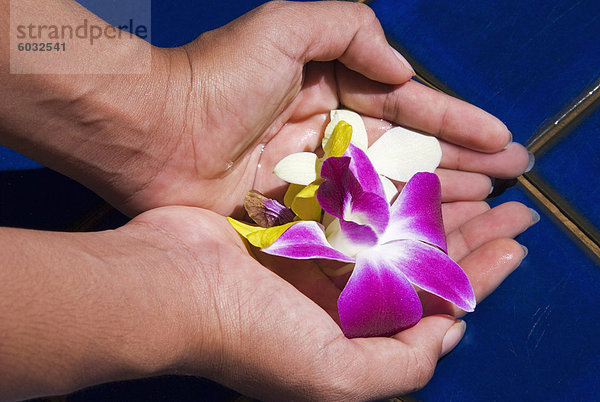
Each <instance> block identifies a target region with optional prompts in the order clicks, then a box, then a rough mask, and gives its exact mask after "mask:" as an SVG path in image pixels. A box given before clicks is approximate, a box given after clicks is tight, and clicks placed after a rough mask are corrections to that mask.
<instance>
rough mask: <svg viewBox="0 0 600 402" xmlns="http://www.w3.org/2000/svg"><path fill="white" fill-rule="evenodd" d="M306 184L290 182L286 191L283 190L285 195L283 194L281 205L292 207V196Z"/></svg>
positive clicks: (294, 196)
mask: <svg viewBox="0 0 600 402" xmlns="http://www.w3.org/2000/svg"><path fill="white" fill-rule="evenodd" d="M304 187H306V186H302V185H300V184H290V185H289V187H288V189H287V191H286V192H285V196H283V205H285V206H286V207H288V208H291V207H292V202H294V198H296V196H297V195H298V193H299V192H300V191H302V189H303V188H304Z"/></svg>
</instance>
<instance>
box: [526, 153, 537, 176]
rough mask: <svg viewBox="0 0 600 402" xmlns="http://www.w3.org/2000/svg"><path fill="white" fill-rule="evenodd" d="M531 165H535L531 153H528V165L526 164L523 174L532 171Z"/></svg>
mask: <svg viewBox="0 0 600 402" xmlns="http://www.w3.org/2000/svg"><path fill="white" fill-rule="evenodd" d="M533 165H535V156H534V155H533V153H531V152H529V163H528V164H527V168H526V169H525V173H527V172H530V171H531V169H533Z"/></svg>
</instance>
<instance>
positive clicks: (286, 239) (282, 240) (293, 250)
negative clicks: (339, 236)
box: [261, 221, 354, 262]
mask: <svg viewBox="0 0 600 402" xmlns="http://www.w3.org/2000/svg"><path fill="white" fill-rule="evenodd" d="M290 229H292V230H289V229H288V230H287V231H285V232H284V233H283V234H282V235H281V236H280V237H279V238H278V239H277V240H276V241H275V242H274V243H273V244H271V245H270V246H269V247H267V248H263V249H262V250H261V251H264V252H265V253H267V254H272V255H279V256H282V257H288V258H296V259H310V258H324V259H328V260H336V261H343V262H354V258H351V257H348V256H347V255H344V254H342V253H340V252H339V251H337V250H336V249H334V248H333V247H331V246H330V245H329V243H328V242H327V239H326V238H325V233H324V232H323V227H322V226H321V225H320V224H318V223H317V222H314V221H302V222H297V223H296V224H295V225H293V226H291V227H290Z"/></svg>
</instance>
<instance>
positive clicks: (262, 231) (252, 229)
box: [227, 217, 298, 248]
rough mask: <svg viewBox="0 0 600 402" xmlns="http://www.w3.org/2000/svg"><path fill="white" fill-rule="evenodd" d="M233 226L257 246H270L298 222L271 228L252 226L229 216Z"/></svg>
mask: <svg viewBox="0 0 600 402" xmlns="http://www.w3.org/2000/svg"><path fill="white" fill-rule="evenodd" d="M227 220H228V221H229V223H230V224H231V226H233V228H234V229H235V230H236V231H237V232H238V233H239V234H240V235H241V236H242V237H244V238H245V239H247V240H248V242H250V244H252V245H253V246H256V247H260V248H262V247H268V246H270V245H271V244H273V243H274V242H275V241H276V240H277V239H278V238H279V237H280V236H281V235H282V234H283V233H284V232H285V231H286V230H287V229H288V228H290V227H291V226H292V225H295V224H297V223H298V222H290V223H286V224H285V225H280V226H273V227H270V228H263V227H260V226H252V225H248V224H245V223H243V222H240V221H238V220H235V219H233V218H229V217H228V218H227Z"/></svg>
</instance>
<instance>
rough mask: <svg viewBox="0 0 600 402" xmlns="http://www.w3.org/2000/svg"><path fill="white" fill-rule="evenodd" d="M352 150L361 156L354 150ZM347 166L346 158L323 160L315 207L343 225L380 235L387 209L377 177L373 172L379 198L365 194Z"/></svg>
mask: <svg viewBox="0 0 600 402" xmlns="http://www.w3.org/2000/svg"><path fill="white" fill-rule="evenodd" d="M350 147H353V146H352V145H350ZM353 148H354V149H356V150H357V151H358V152H360V153H362V154H363V155H364V153H363V152H362V151H360V150H359V149H358V148H356V147H353ZM350 164H351V158H349V157H346V156H344V157H341V158H336V157H331V158H327V159H325V161H324V162H323V168H322V169H321V176H322V177H323V178H324V179H325V181H324V182H323V183H322V184H321V187H319V190H318V191H317V199H318V200H319V204H320V205H321V207H322V208H323V209H324V210H325V211H326V212H327V213H329V214H330V215H333V216H335V217H337V218H340V219H341V220H343V221H350V222H354V223H357V224H359V225H368V226H370V227H371V228H372V229H373V230H374V231H375V232H377V233H378V234H382V233H383V232H384V230H385V228H386V226H387V224H388V222H389V206H388V203H387V201H386V200H385V198H384V194H383V186H382V185H381V182H380V181H379V176H378V175H377V174H376V173H375V172H374V171H373V174H374V179H375V180H377V181H378V182H379V185H380V187H379V188H380V189H381V196H380V195H377V194H374V193H370V192H365V191H364V190H363V188H362V186H361V183H359V181H358V180H357V178H356V177H355V176H354V174H353V173H352V171H351V170H350V169H349V166H350ZM358 166H359V165H358ZM369 166H370V165H369ZM342 230H344V225H342ZM348 236H351V234H348Z"/></svg>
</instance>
